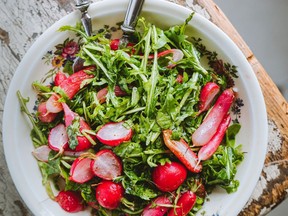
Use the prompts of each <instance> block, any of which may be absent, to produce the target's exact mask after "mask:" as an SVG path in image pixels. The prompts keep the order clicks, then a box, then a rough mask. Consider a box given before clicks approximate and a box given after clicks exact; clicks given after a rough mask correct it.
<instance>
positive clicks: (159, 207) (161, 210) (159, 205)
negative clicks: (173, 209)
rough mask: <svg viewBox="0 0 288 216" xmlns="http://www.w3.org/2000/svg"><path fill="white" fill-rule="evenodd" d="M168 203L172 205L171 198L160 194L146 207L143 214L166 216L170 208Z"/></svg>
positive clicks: (145, 215)
mask: <svg viewBox="0 0 288 216" xmlns="http://www.w3.org/2000/svg"><path fill="white" fill-rule="evenodd" d="M163 205H165V206H163ZM167 205H172V203H171V201H170V199H169V198H167V197H166V196H160V197H158V198H156V199H155V200H153V201H152V203H150V204H149V205H147V206H146V207H145V208H144V210H143V212H142V214H141V216H152V215H153V216H164V215H165V214H166V212H167V211H168V210H169V207H167Z"/></svg>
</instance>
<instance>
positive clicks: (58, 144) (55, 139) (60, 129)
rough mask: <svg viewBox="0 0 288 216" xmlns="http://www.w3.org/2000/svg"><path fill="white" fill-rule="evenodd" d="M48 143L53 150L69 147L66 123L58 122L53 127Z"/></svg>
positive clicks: (62, 149)
mask: <svg viewBox="0 0 288 216" xmlns="http://www.w3.org/2000/svg"><path fill="white" fill-rule="evenodd" d="M48 145H49V147H50V148H51V149H52V150H54V151H60V152H63V151H64V149H65V148H67V147H68V134H67V132H66V127H65V125H64V124H58V125H57V126H55V127H54V128H52V129H51V131H50V133H49V136H48Z"/></svg>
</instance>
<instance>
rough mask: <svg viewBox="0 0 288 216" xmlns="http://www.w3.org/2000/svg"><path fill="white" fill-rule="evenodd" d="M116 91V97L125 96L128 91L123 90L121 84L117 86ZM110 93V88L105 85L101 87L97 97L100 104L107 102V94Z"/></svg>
mask: <svg viewBox="0 0 288 216" xmlns="http://www.w3.org/2000/svg"><path fill="white" fill-rule="evenodd" d="M114 93H115V95H116V97H123V96H126V95H127V92H125V91H123V90H122V89H121V88H120V86H115V88H114ZM107 94H108V88H107V87H105V88H103V89H100V90H99V91H98V92H97V99H98V101H99V103H100V104H102V103H105V102H106V96H107Z"/></svg>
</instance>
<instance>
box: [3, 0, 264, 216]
mask: <svg viewBox="0 0 288 216" xmlns="http://www.w3.org/2000/svg"><path fill="white" fill-rule="evenodd" d="M127 4H128V1H127V0H117V1H116V0H113V1H112V0H105V1H101V2H97V3H94V4H92V5H91V6H90V8H89V14H90V15H91V17H92V18H93V23H94V25H95V24H97V26H103V24H109V25H113V24H114V25H115V23H117V22H119V21H122V20H123V18H124V11H125V10H126V7H127ZM190 14H191V10H189V9H187V8H184V7H181V6H179V5H176V4H173V3H170V2H167V1H163V0H157V1H156V0H146V2H145V4H144V7H143V13H142V15H144V16H145V17H147V19H148V20H149V21H152V22H153V23H155V24H157V25H160V26H161V27H168V26H171V25H175V24H182V23H183V21H184V20H185V19H186V18H187V17H188V16H189V15H190ZM79 17H80V14H79V12H73V13H71V14H69V15H67V16H65V17H64V18H62V19H61V20H59V21H58V22H56V23H55V24H54V25H53V26H51V27H50V28H49V29H48V30H47V31H45V33H43V35H41V36H40V37H39V38H38V40H37V41H36V42H35V43H34V44H33V46H32V47H31V48H30V49H29V51H28V52H27V53H26V55H25V56H24V58H23V60H22V61H21V63H20V65H19V67H18V69H17V71H16V72H15V75H14V77H13V79H12V82H11V84H10V88H9V91H8V94H7V99H6V103H5V107H4V119H3V140H4V150H5V156H6V160H7V164H8V167H9V170H10V173H11V176H12V178H13V181H14V183H15V185H16V187H17V189H18V191H19V193H20V195H21V197H22V198H23V200H24V201H25V203H26V204H27V206H28V207H29V208H30V209H31V211H32V212H33V213H34V214H35V215H37V216H42V215H43V216H44V215H45V216H46V215H55V216H60V215H61V216H62V215H71V214H69V213H67V212H64V211H63V210H62V209H61V208H60V207H59V205H58V204H57V203H56V202H54V201H52V200H50V199H49V197H48V196H47V194H46V191H45V188H44V187H43V185H42V182H41V181H42V177H41V174H40V171H39V169H38V166H37V162H36V160H35V158H34V157H33V156H32V154H31V152H32V150H33V145H32V142H31V140H30V130H31V125H30V124H29V123H28V120H27V119H26V117H25V115H24V114H23V113H21V111H20V105H19V102H18V99H17V97H16V91H17V90H20V91H21V93H22V94H23V96H24V97H27V96H29V97H30V101H34V100H35V99H36V94H35V93H34V92H33V90H32V88H31V83H32V82H33V81H35V80H39V79H41V78H42V77H43V76H44V73H45V72H47V69H48V68H47V66H45V65H44V64H43V61H42V60H41V58H42V57H43V56H44V54H45V53H46V52H47V51H48V50H51V49H52V48H53V47H54V46H55V45H56V44H58V43H61V42H63V40H64V39H66V38H67V37H68V36H70V37H71V35H69V33H67V32H62V33H60V32H57V30H58V29H59V27H61V26H63V25H68V24H69V25H75V23H76V22H77V21H79ZM189 25H190V26H191V28H189V31H190V32H189V34H191V33H193V35H195V36H196V37H201V38H202V39H203V43H204V44H205V45H206V46H207V48H208V49H209V50H215V51H216V52H217V53H218V54H219V56H220V58H222V59H223V60H224V61H228V62H230V63H231V64H233V65H236V66H238V74H239V78H238V79H236V87H237V88H238V90H239V97H240V98H241V99H243V101H244V104H245V105H244V107H243V108H242V117H241V119H240V123H241V125H242V128H241V131H240V133H239V134H238V135H237V140H236V141H237V143H238V144H243V150H244V151H245V152H247V153H246V154H245V159H244V161H243V162H242V164H241V165H240V166H239V167H238V173H237V175H236V179H238V180H239V181H240V186H239V189H238V191H237V192H235V193H232V194H227V193H226V192H224V191H223V190H215V191H214V192H213V193H212V194H211V195H210V201H208V202H206V203H205V205H204V210H205V212H206V214H205V215H213V214H215V215H216V214H218V215H220V216H223V215H229V216H231V215H237V214H238V213H239V212H240V211H241V209H242V208H243V206H244V205H245V203H246V202H247V201H248V199H249V197H250V195H251V193H252V191H253V189H254V187H255V185H256V183H257V180H258V178H259V176H260V172H261V170H262V166H263V163H264V159H265V154H266V146H267V131H268V130H267V116H266V109H265V104H264V99H263V96H262V93H261V89H260V87H259V84H258V81H257V79H256V76H255V74H254V72H253V70H252V69H251V67H250V65H249V64H248V62H247V60H246V59H245V57H244V55H243V54H242V53H241V51H240V50H239V49H238V47H237V46H236V45H235V44H234V43H233V42H232V41H231V40H230V39H229V37H228V36H227V35H226V34H224V33H223V32H222V31H221V30H220V29H219V28H217V27H216V26H215V25H214V24H212V23H211V22H210V21H208V20H206V19H205V18H203V17H202V16H200V15H198V14H196V15H195V16H194V18H193V20H192V21H191V22H190V23H189ZM32 106H33V103H32V102H31V103H30V104H29V108H30V110H32ZM73 215H89V212H88V211H86V212H85V213H83V212H81V213H76V214H73Z"/></svg>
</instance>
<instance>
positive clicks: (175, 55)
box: [148, 49, 184, 68]
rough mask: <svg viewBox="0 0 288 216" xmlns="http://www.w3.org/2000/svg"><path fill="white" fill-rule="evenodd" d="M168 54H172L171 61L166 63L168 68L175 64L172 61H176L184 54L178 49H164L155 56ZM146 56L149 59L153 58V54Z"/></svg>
mask: <svg viewBox="0 0 288 216" xmlns="http://www.w3.org/2000/svg"><path fill="white" fill-rule="evenodd" d="M169 54H172V55H173V56H172V61H173V62H169V63H168V65H167V67H168V68H173V67H174V66H176V64H175V63H174V62H178V61H180V60H181V59H182V58H183V57H184V54H183V52H182V51H181V50H180V49H169V50H164V51H162V52H160V53H158V55H157V57H158V58H160V57H162V56H166V55H169ZM148 58H149V59H153V58H154V55H149V57H148Z"/></svg>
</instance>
